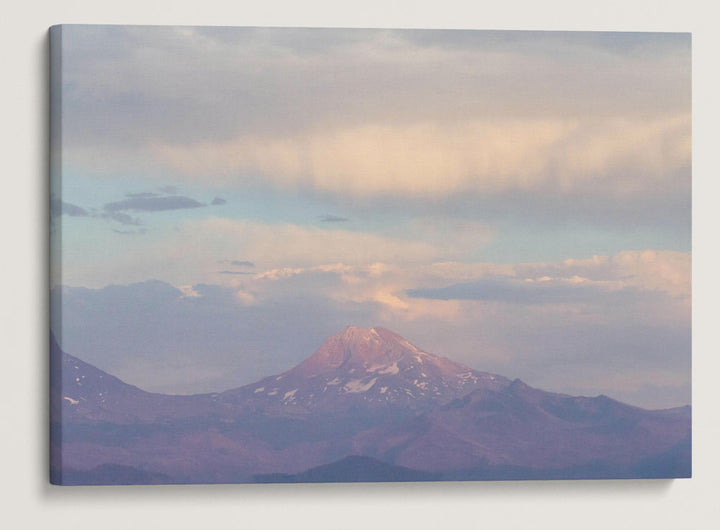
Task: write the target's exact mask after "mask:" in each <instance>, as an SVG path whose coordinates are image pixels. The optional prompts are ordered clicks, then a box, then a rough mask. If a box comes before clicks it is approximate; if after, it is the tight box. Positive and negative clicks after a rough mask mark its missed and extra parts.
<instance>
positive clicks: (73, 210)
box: [50, 197, 89, 217]
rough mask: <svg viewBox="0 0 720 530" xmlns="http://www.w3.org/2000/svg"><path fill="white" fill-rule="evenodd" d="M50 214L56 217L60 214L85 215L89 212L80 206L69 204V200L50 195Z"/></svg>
mask: <svg viewBox="0 0 720 530" xmlns="http://www.w3.org/2000/svg"><path fill="white" fill-rule="evenodd" d="M50 215H51V216H52V217H58V216H60V215H69V216H71V217H87V216H88V215H89V214H88V212H87V210H85V209H84V208H81V207H80V206H77V205H75V204H70V203H69V202H64V201H62V200H60V199H58V198H57V197H52V198H51V199H50Z"/></svg>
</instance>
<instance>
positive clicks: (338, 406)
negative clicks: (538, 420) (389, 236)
mask: <svg viewBox="0 0 720 530" xmlns="http://www.w3.org/2000/svg"><path fill="white" fill-rule="evenodd" d="M509 384H510V381H509V380H508V379H506V378H504V377H502V376H498V375H494V374H489V373H485V372H478V371H476V370H472V369H471V368H468V367H467V366H463V365H462V364H458V363H456V362H453V361H451V360H449V359H446V358H444V357H440V356H438V355H433V354H431V353H427V352H425V351H422V350H421V349H419V348H417V347H416V346H414V345H412V344H410V343H409V342H408V341H407V340H405V339H404V338H402V337H401V336H400V335H397V334H395V333H393V332H392V331H389V330H387V329H383V328H372V329H362V328H356V327H354V326H348V327H347V328H345V329H344V330H343V331H341V332H340V333H338V334H337V335H333V336H332V337H329V338H328V339H327V340H326V341H325V342H324V343H323V344H322V346H320V348H319V349H318V350H317V351H316V352H315V354H314V355H312V356H311V357H309V358H308V359H306V360H305V361H303V362H301V363H300V364H298V365H297V366H295V367H294V368H292V369H290V370H288V371H287V372H284V373H282V374H279V375H277V376H272V377H266V378H265V379H262V380H261V381H258V382H257V383H254V384H251V385H247V386H245V387H242V388H239V389H237V390H232V391H228V392H225V393H224V394H223V395H222V396H221V399H223V400H226V401H228V402H233V403H236V404H243V405H245V406H248V405H249V406H250V407H252V409H253V410H256V411H266V412H267V411H273V412H280V411H284V412H285V413H291V412H292V413H294V414H299V415H303V414H310V413H318V412H323V413H344V412H346V411H347V410H348V409H351V408H352V409H353V410H354V411H356V412H359V411H381V410H385V411H387V410H393V411H395V412H396V413H417V412H420V411H424V410H429V409H431V408H433V407H435V406H437V405H438V404H444V403H447V402H449V401H451V400H452V399H455V398H457V397H459V396H462V395H465V394H467V393H468V392H471V391H473V390H478V389H485V390H495V391H497V390H501V389H502V388H505V387H507V386H508V385H509Z"/></svg>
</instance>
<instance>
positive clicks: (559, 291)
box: [406, 277, 661, 304]
mask: <svg viewBox="0 0 720 530" xmlns="http://www.w3.org/2000/svg"><path fill="white" fill-rule="evenodd" d="M406 294H407V295H408V296H410V297H412V298H428V299H432V300H485V301H491V302H505V303H511V304H553V303H555V304H557V303H562V304H567V303H570V304H573V303H588V302H594V303H596V302H597V301H598V300H601V299H602V300H605V301H608V300H609V301H611V302H612V303H623V302H625V303H627V301H628V300H632V299H633V298H634V297H637V296H638V295H639V293H638V290H637V289H634V288H629V287H626V288H619V289H618V288H615V289H613V288H612V286H611V287H610V288H603V286H601V285H598V284H597V283H594V282H590V281H588V280H586V279H583V278H579V277H574V278H570V279H567V280H553V279H551V278H549V277H543V278H540V279H539V280H516V279H484V280H477V281H474V282H468V283H458V284H453V285H449V286H447V287H435V288H429V289H408V290H407V291H406ZM660 299H661V298H660Z"/></svg>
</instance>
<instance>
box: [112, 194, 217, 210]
mask: <svg viewBox="0 0 720 530" xmlns="http://www.w3.org/2000/svg"><path fill="white" fill-rule="evenodd" d="M201 206H204V205H203V204H202V203H200V202H198V201H196V200H195V199H191V198H189V197H182V196H179V195H175V196H170V197H146V196H142V197H131V198H129V199H125V200H122V201H116V202H109V203H107V204H105V205H104V206H103V209H104V210H105V211H107V212H119V211H123V210H130V211H136V212H159V211H165V210H183V209H187V208H200V207H201Z"/></svg>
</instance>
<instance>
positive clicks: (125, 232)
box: [113, 228, 147, 235]
mask: <svg viewBox="0 0 720 530" xmlns="http://www.w3.org/2000/svg"><path fill="white" fill-rule="evenodd" d="M113 232H115V233H116V234H121V235H137V234H144V233H145V232H147V230H146V229H145V228H138V229H137V230H118V229H116V228H113Z"/></svg>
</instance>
